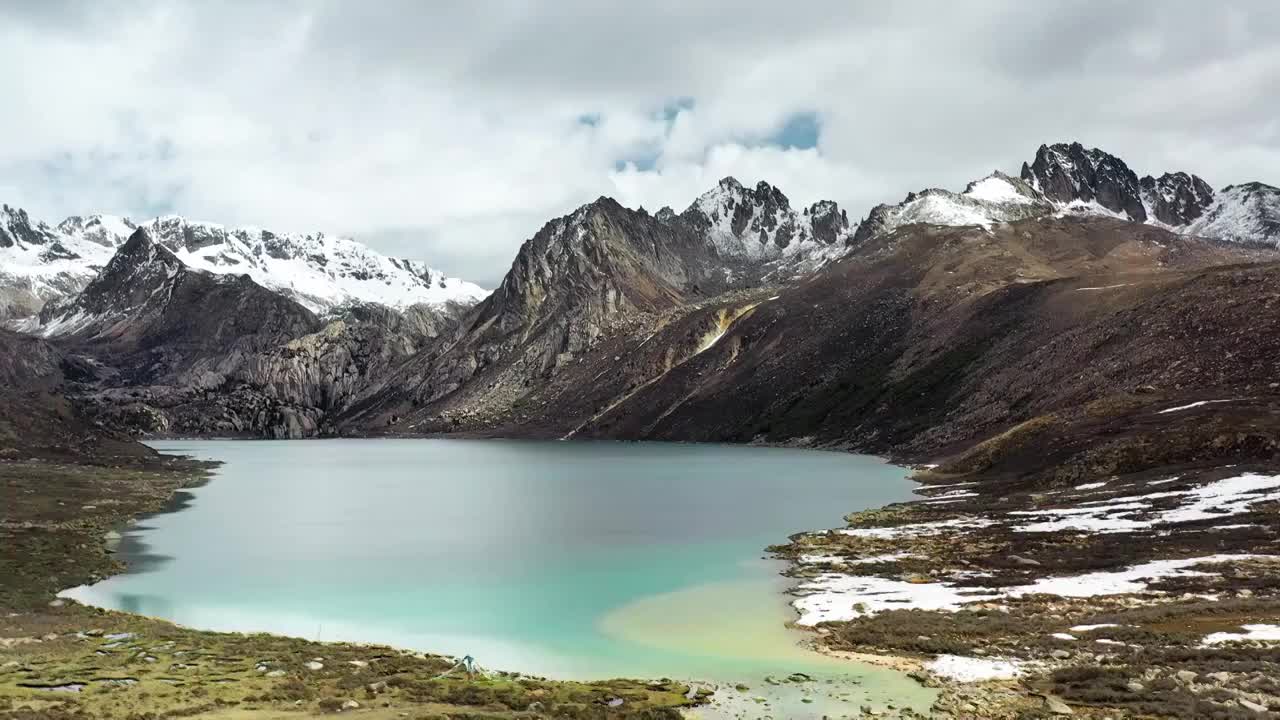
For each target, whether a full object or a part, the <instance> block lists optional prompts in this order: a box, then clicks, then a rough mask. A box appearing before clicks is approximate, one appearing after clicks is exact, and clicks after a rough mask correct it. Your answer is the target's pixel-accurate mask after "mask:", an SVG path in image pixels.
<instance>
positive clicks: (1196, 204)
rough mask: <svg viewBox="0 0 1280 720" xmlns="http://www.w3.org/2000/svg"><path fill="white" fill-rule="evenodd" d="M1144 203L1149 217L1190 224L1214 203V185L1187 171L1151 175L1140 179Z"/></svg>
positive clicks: (1173, 224)
mask: <svg viewBox="0 0 1280 720" xmlns="http://www.w3.org/2000/svg"><path fill="white" fill-rule="evenodd" d="M1139 182H1140V183H1141V185H1142V203H1143V206H1144V207H1146V209H1147V217H1148V219H1150V220H1154V221H1156V222H1160V223H1163V224H1165V225H1169V226H1172V227H1181V226H1185V225H1189V224H1191V222H1192V221H1194V220H1195V219H1196V218H1198V217H1200V216H1201V215H1203V214H1204V213H1205V211H1206V210H1208V209H1209V207H1210V206H1211V205H1212V204H1213V188H1211V187H1209V183H1206V182H1205V181H1204V180H1201V179H1200V178H1199V177H1198V176H1196V175H1188V174H1187V173H1184V172H1176V173H1165V174H1163V175H1161V176H1160V177H1159V178H1153V177H1151V176H1150V175H1147V176H1146V177H1144V178H1142V180H1141V181H1139Z"/></svg>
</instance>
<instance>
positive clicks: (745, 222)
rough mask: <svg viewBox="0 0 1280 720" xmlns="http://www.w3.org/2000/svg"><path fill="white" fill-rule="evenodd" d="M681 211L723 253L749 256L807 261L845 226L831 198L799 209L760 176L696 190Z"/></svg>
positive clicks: (758, 259) (728, 256)
mask: <svg viewBox="0 0 1280 720" xmlns="http://www.w3.org/2000/svg"><path fill="white" fill-rule="evenodd" d="M814 208H817V209H818V210H819V212H817V213H814V212H811V210H812V209H814ZM680 217H681V219H683V220H684V221H685V222H686V223H688V224H689V225H690V226H691V227H693V228H694V229H695V230H696V231H697V232H698V233H700V234H701V235H703V236H704V237H705V238H706V239H707V242H708V243H710V244H711V245H712V246H713V247H715V249H716V250H717V252H718V253H719V254H720V255H721V257H723V258H726V259H734V260H739V261H744V260H745V261H750V262H776V261H780V260H788V259H796V258H798V259H799V261H800V262H806V261H808V260H810V259H812V258H809V257H808V256H809V255H810V254H812V253H814V252H818V253H821V251H822V249H823V248H825V247H827V246H829V245H833V244H835V243H836V241H837V240H839V239H843V238H844V237H845V235H847V233H848V229H849V223H848V218H847V216H845V214H844V213H843V212H842V211H840V209H839V206H837V205H836V204H835V203H834V202H832V201H829V200H828V201H823V202H822V203H815V204H814V205H813V206H811V207H810V208H806V209H802V210H800V211H797V210H795V209H793V208H792V207H791V201H790V200H789V199H788V198H787V196H786V195H785V194H784V193H783V192H782V190H780V189H778V188H777V187H776V186H774V185H771V184H770V183H768V182H765V181H763V180H762V181H760V182H758V183H756V185H755V187H752V188H748V187H745V186H744V185H742V184H741V183H739V182H738V181H737V180H736V179H734V178H732V177H727V178H724V179H723V180H721V181H720V182H719V183H718V184H717V185H716V186H715V187H714V188H712V189H711V190H709V191H707V192H705V193H703V194H702V195H701V196H699V197H698V198H697V199H696V200H694V202H693V203H692V204H691V205H690V206H689V207H688V208H687V209H686V210H685V211H684V212H683V213H681V214H680Z"/></svg>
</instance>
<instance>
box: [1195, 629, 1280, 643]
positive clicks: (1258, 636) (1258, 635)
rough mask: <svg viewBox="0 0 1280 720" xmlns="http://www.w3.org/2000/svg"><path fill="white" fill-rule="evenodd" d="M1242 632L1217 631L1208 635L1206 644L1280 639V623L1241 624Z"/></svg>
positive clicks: (1205, 639)
mask: <svg viewBox="0 0 1280 720" xmlns="http://www.w3.org/2000/svg"><path fill="white" fill-rule="evenodd" d="M1240 629H1242V630H1244V632H1242V633H1229V632H1216V633H1213V634H1211V635H1206V636H1205V638H1204V644H1205V645H1217V644H1218V643H1224V642H1245V641H1249V640H1265V641H1280V625H1265V624H1257V625H1241V626H1240Z"/></svg>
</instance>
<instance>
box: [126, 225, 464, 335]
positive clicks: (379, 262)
mask: <svg viewBox="0 0 1280 720" xmlns="http://www.w3.org/2000/svg"><path fill="white" fill-rule="evenodd" d="M142 227H143V228H145V229H146V230H147V232H148V233H150V234H151V236H152V237H153V238H155V240H156V242H158V243H160V244H161V245H163V246H164V247H166V248H168V249H169V250H171V251H172V252H173V253H174V254H175V255H177V256H178V258H179V259H181V260H182V261H183V263H185V264H187V265H188V266H190V267H193V268H196V269H199V270H206V271H208V272H211V273H215V274H228V273H234V274H247V275H248V276H249V277H250V278H252V279H253V280H254V281H255V282H257V283H258V284H259V285H262V286H264V287H268V288H271V289H273V290H277V291H279V292H282V293H284V294H285V295H288V296H289V297H292V298H293V299H295V300H297V301H298V302H299V303H301V304H302V305H303V306H305V307H306V308H308V309H309V310H312V311H313V312H316V313H320V314H324V313H326V312H329V311H331V310H333V309H334V308H336V307H338V306H341V305H343V304H346V303H350V302H372V303H378V304H380V305H387V306H389V307H400V308H403V307H408V306H410V305H417V304H426V305H441V304H444V303H447V302H455V303H460V304H464V305H471V304H474V303H476V302H479V301H480V300H482V299H483V298H484V296H485V295H487V294H488V293H487V292H486V291H485V290H484V289H483V288H481V287H479V286H478V285H475V284H472V283H469V282H466V281H465V280H459V279H457V278H450V277H446V276H445V275H444V273H441V272H440V271H438V270H433V269H431V268H429V267H427V266H426V265H425V264H423V263H420V262H416V261H413V260H402V259H399V258H391V257H387V256H385V255H383V254H381V253H379V252H376V251H374V250H372V249H370V248H369V247H368V246H366V245H364V244H362V243H359V242H356V241H355V240H351V239H348V238H344V237H338V236H334V235H325V234H324V233H315V234H308V235H303V234H298V233H285V234H277V233H273V232H271V231H269V230H262V229H259V228H226V227H224V226H222V225H218V224H216V223H207V222H192V221H189V220H187V219H185V218H182V217H178V216H168V217H161V218H156V219H155V220H152V221H151V222H148V223H145V224H144V225H143V226H142Z"/></svg>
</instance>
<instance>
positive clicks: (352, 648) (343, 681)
mask: <svg viewBox="0 0 1280 720" xmlns="http://www.w3.org/2000/svg"><path fill="white" fill-rule="evenodd" d="M213 470H214V466H213V465H210V464H208V463H203V462H199V461H192V460H189V459H185V458H181V457H179V456H171V455H163V454H162V455H160V456H158V457H155V458H150V459H146V460H144V461H142V462H139V463H135V464H133V466H131V467H127V468H119V467H115V468H113V467H107V466H99V465H88V464H81V463H57V462H43V461H12V460H4V461H0V479H4V480H6V481H7V482H8V484H9V486H10V487H16V488H19V489H20V488H21V487H23V486H24V484H27V483H32V479H33V478H34V479H35V480H36V481H37V482H36V483H32V484H33V485H34V486H33V487H31V489H30V491H28V493H24V494H23V497H27V496H35V495H36V493H37V491H38V492H42V493H47V492H49V488H51V487H54V485H51V484H46V483H56V484H57V487H59V488H60V492H59V493H58V497H60V498H62V499H59V500H57V501H56V505H57V507H58V508H59V509H58V510H50V509H45V508H46V506H45V504H44V503H42V502H36V503H34V504H33V505H32V506H30V507H28V506H19V507H16V508H14V510H13V513H12V514H11V515H10V516H9V518H8V520H7V523H10V524H9V525H8V526H7V527H9V528H12V527H13V525H12V523H15V522H16V523H17V527H18V528H19V531H20V532H21V533H22V537H21V539H20V540H21V542H20V543H19V545H18V546H16V547H19V551H18V552H17V553H15V554H14V555H15V557H14V558H12V559H8V558H6V559H5V562H6V565H5V567H4V576H5V577H6V578H15V579H16V581H15V582H6V583H5V587H4V588H3V590H4V593H5V594H4V595H3V598H2V599H0V696H2V697H4V698H6V701H7V702H8V703H9V705H8V707H9V708H10V709H14V710H22V709H23V708H27V709H29V710H30V711H35V712H88V713H90V715H96V714H97V713H98V712H102V711H106V710H107V708H112V710H113V711H114V710H118V709H119V708H121V707H122V706H123V707H129V706H130V705H132V706H133V708H134V710H135V711H138V712H155V711H166V712H168V711H176V712H179V713H184V714H185V713H190V712H193V711H198V712H210V711H214V710H217V709H221V708H229V707H239V708H241V709H242V710H241V712H242V713H243V716H244V717H246V718H253V717H256V716H257V714H261V715H262V716H263V717H264V718H268V717H273V716H274V714H275V713H277V712H278V711H279V709H281V708H284V707H288V708H289V709H290V710H294V711H297V710H304V711H308V712H314V713H317V714H323V713H331V712H335V711H340V710H342V709H355V708H359V707H361V704H362V703H363V704H364V705H370V704H371V703H372V701H373V700H376V703H377V705H378V706H381V707H384V708H392V709H394V708H396V707H401V708H403V709H404V710H405V711H406V712H410V711H417V712H421V711H422V710H424V709H425V710H427V712H432V711H433V710H434V711H436V712H439V711H441V710H452V711H455V712H464V713H468V712H476V711H479V710H481V709H482V708H484V707H488V708H489V709H490V711H491V712H494V714H493V715H492V716H493V717H506V714H505V713H513V714H512V715H511V716H512V717H515V716H516V715H515V714H518V713H523V712H526V711H528V710H529V709H530V708H541V709H543V710H545V711H546V712H548V713H549V715H548V717H561V716H562V715H561V713H562V712H567V713H570V716H574V717H576V713H580V712H582V709H583V708H584V707H591V706H606V705H610V703H619V709H617V710H616V711H615V714H616V716H618V717H622V718H625V717H630V716H631V715H632V714H635V715H637V716H643V717H655V718H669V719H670V720H676V719H677V718H680V717H682V710H683V709H685V708H692V707H698V706H700V705H703V704H705V703H706V702H707V699H708V697H710V692H708V691H706V689H705V688H697V687H690V686H688V685H685V684H682V683H677V682H672V681H633V680H610V681H600V682H574V681H550V680H544V679H542V678H537V677H534V676H527V675H521V674H509V673H499V674H496V675H494V676H492V677H491V678H488V679H477V680H475V681H472V680H470V679H466V678H465V676H462V677H460V678H454V677H451V676H445V677H442V678H439V679H436V678H437V676H439V675H440V674H441V673H444V672H446V671H448V670H449V669H450V668H452V667H453V666H454V663H455V661H454V659H452V658H448V657H444V656H437V655H430V654H425V653H415V652H410V651H403V650H397V649H394V648H391V647H387V646H381V645H368V644H361V643H322V642H313V641H307V640H302V639H297V638H289V637H284V636H279V635H272V634H267V633H247V634H246V633H219V632H213V631H208V630H200V629H195V628H188V627H184V626H182V625H179V624H177V623H173V622H170V621H168V620H162V619H157V618H152V617H147V616H145V615H138V614H134V613H128V612H121V611H116V610H105V609H101V608H97V607H92V606H88V605H83V604H80V603H77V602H74V601H67V600H64V599H62V598H59V597H57V593H58V592H61V591H63V590H66V589H68V588H71V587H76V586H79V585H83V584H86V583H92V582H97V581H100V580H102V579H105V578H107V577H111V576H113V575H116V574H118V573H121V572H124V571H125V570H126V569H127V568H125V567H124V565H123V564H122V563H120V562H119V561H118V560H116V559H115V558H114V556H113V553H111V552H109V551H108V543H107V534H108V533H110V532H113V531H116V529H118V528H127V527H130V526H131V525H132V524H134V523H136V522H138V521H139V520H141V519H145V518H146V517H150V516H154V515H156V514H162V513H164V512H165V508H166V507H170V506H171V505H172V503H174V502H180V501H181V499H180V498H179V497H178V496H179V493H180V492H181V491H182V490H183V489H185V488H190V487H195V486H199V485H202V484H205V483H208V482H210V481H211V480H212V475H213ZM112 493H114V494H112ZM62 508H65V510H63V509H62ZM81 508H84V509H83V510H82V509H81ZM49 565H56V566H58V572H59V573H63V574H62V575H41V576H38V577H36V576H33V575H32V573H31V568H32V567H33V566H34V567H44V566H49ZM65 573H70V575H66V574H65ZM62 578H67V579H62ZM155 643H159V644H155ZM202 658H203V659H202ZM204 666H209V667H210V668H211V669H213V670H215V671H216V674H215V675H213V676H206V674H205V672H204V671H201V670H199V668H201V667H204ZM175 674H176V675H177V678H175V677H174V675H175ZM99 686H100V687H114V688H116V689H117V690H119V689H128V690H129V691H130V692H129V693H128V694H126V695H125V696H124V697H123V699H122V698H121V697H119V695H118V693H106V694H102V693H88V694H86V693H87V689H88V688H92V687H99ZM686 696H687V697H686ZM619 701H621V702H619ZM352 703H354V705H353V704H352ZM122 704H123V705H122ZM499 707H500V708H502V714H498V713H497V712H496V708H499ZM3 709H5V708H4V707H0V710H3ZM427 717H430V715H428V716H427ZM439 717H441V718H443V717H444V715H440V716H439Z"/></svg>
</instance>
